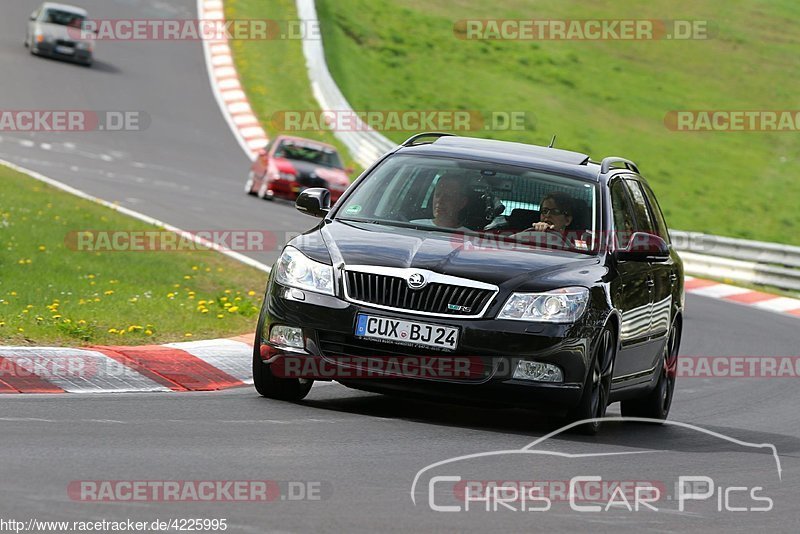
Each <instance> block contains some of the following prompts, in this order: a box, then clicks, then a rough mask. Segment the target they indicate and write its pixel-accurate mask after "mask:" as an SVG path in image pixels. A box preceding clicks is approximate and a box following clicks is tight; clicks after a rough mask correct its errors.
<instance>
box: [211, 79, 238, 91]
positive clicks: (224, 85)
mask: <svg viewBox="0 0 800 534" xmlns="http://www.w3.org/2000/svg"><path fill="white" fill-rule="evenodd" d="M217 85H218V86H219V88H220V89H221V90H225V89H241V88H242V84H241V83H239V80H238V79H236V78H227V79H225V80H220V81H219V83H218V84H217Z"/></svg>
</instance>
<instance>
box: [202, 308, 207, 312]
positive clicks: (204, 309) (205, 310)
mask: <svg viewBox="0 0 800 534" xmlns="http://www.w3.org/2000/svg"><path fill="white" fill-rule="evenodd" d="M200 313H208V308H203V309H202V310H200Z"/></svg>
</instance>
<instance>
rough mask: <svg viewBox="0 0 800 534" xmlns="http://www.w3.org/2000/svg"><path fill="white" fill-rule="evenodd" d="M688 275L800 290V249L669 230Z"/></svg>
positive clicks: (777, 244)
mask: <svg viewBox="0 0 800 534" xmlns="http://www.w3.org/2000/svg"><path fill="white" fill-rule="evenodd" d="M670 237H671V238H672V242H673V245H674V246H675V248H676V249H677V250H678V253H679V254H680V256H681V258H682V259H683V262H684V266H685V268H686V272H687V273H689V274H691V275H694V276H710V277H713V278H727V279H730V280H734V281H739V282H748V283H753V284H764V285H769V286H774V287H779V288H781V289H789V290H795V291H800V247H795V246H791V245H781V244H779V243H764V242H761V241H751V240H749V239H735V238H732V237H722V236H716V235H710V234H703V233H699V232H682V231H679V230H670Z"/></svg>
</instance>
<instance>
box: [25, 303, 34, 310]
mask: <svg viewBox="0 0 800 534" xmlns="http://www.w3.org/2000/svg"><path fill="white" fill-rule="evenodd" d="M25 307H26V308H28V309H29V310H30V309H31V308H33V304H28V305H27V306H25Z"/></svg>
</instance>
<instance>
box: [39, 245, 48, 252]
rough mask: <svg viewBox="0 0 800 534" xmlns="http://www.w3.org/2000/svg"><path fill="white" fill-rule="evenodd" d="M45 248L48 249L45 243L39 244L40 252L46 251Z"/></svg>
mask: <svg viewBox="0 0 800 534" xmlns="http://www.w3.org/2000/svg"><path fill="white" fill-rule="evenodd" d="M45 250H47V247H46V246H44V245H39V252H44V251H45Z"/></svg>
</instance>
